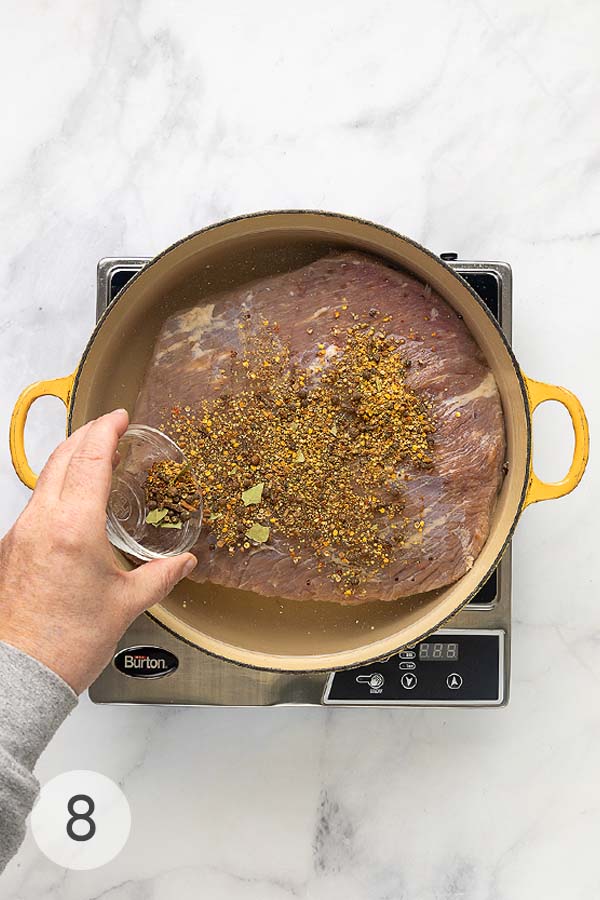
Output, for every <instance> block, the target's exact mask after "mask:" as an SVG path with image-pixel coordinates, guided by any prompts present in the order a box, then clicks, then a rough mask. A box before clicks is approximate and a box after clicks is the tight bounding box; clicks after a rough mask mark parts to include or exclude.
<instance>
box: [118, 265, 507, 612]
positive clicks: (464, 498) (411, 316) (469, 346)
mask: <svg viewBox="0 0 600 900" xmlns="http://www.w3.org/2000/svg"><path fill="white" fill-rule="evenodd" d="M342 299H343V303H344V305H345V306H347V308H348V311H349V314H352V313H353V314H354V315H355V316H357V319H358V320H365V319H367V318H368V316H369V310H371V309H372V308H373V307H376V309H377V311H378V314H379V315H380V316H381V317H386V316H391V320H390V321H389V322H388V323H387V325H386V331H387V332H388V333H390V334H393V335H396V336H398V337H401V338H403V339H404V340H405V344H404V345H403V348H402V349H403V352H404V356H405V357H406V359H407V360H408V361H409V362H410V364H411V367H410V370H409V373H408V377H407V384H408V386H410V387H411V388H412V389H414V390H415V391H417V392H422V393H423V394H424V395H426V396H427V397H428V398H429V400H430V401H431V403H432V408H433V414H434V417H435V424H436V433H435V450H434V467H433V468H432V469H428V470H426V471H425V470H422V469H416V468H414V469H413V470H411V471H409V472H408V480H406V481H405V482H404V485H405V494H406V507H405V515H406V516H407V517H409V518H410V519H413V520H419V519H422V520H423V521H424V523H425V524H424V527H423V529H422V531H419V530H417V529H413V533H411V534H410V536H409V540H408V542H407V543H406V544H405V545H404V546H403V547H401V548H399V549H397V550H396V551H395V552H394V556H393V559H392V561H391V563H390V564H389V565H388V566H387V568H386V569H385V570H384V571H382V572H381V573H379V574H377V576H375V577H373V578H372V579H371V580H370V581H369V582H368V583H367V584H365V585H361V588H360V591H357V593H356V595H355V596H353V597H351V598H344V597H341V596H340V592H339V589H338V588H337V587H336V586H335V585H334V584H333V583H332V582H331V580H330V579H329V578H328V577H327V574H326V573H325V572H323V573H319V572H318V571H317V569H316V565H315V560H314V559H311V558H308V559H303V560H302V561H301V562H300V564H294V563H293V561H292V560H291V559H290V556H289V554H288V549H289V547H288V544H287V543H286V540H285V538H284V537H283V536H282V535H277V534H273V535H272V536H271V540H270V542H269V549H261V551H260V552H256V553H246V554H240V553H236V554H235V555H234V556H233V557H232V556H231V555H229V554H228V553H227V552H226V550H214V549H212V550H211V549H209V548H210V546H213V547H214V544H211V538H210V534H209V528H208V527H206V528H205V529H203V534H202V537H201V539H200V540H199V542H198V543H197V545H196V547H195V549H194V553H195V554H196V555H197V557H198V560H199V565H198V567H197V569H196V570H195V572H194V573H193V575H192V578H194V579H196V580H197V581H211V582H213V583H215V584H220V585H225V586H229V587H235V588H241V589H244V590H250V591H254V592H256V593H259V594H263V595H270V596H279V597H285V598H290V599H297V600H305V599H310V600H334V601H338V602H339V601H343V602H364V601H366V600H394V599H397V598H400V597H407V596H410V595H415V594H418V593H422V592H425V591H430V590H433V589H436V588H441V587H443V586H445V585H448V584H450V583H452V582H454V581H456V580H457V579H459V578H460V577H461V576H462V575H464V574H465V572H467V571H468V570H469V569H470V568H471V566H472V565H473V562H474V560H475V558H476V557H477V555H478V554H479V552H480V551H481V548H482V547H483V545H484V543H485V541H486V538H487V536H488V532H489V528H490V518H491V515H492V512H493V509H494V505H495V502H496V498H497V494H498V491H499V488H500V486H501V482H502V477H503V476H502V467H503V462H504V453H505V436H504V420H503V414H502V406H501V402H500V397H499V394H498V390H497V387H496V383H495V379H494V376H493V374H492V372H491V370H490V368H489V366H488V364H487V363H486V361H485V359H484V358H483V355H482V354H481V352H480V350H479V348H478V347H477V345H476V344H475V342H474V340H473V338H472V337H471V335H470V334H469V332H468V330H467V328H466V327H465V325H464V323H463V321H462V320H461V318H460V317H459V316H457V314H456V313H455V312H454V311H453V310H452V308H451V307H450V306H449V305H448V304H447V303H446V302H445V301H444V300H442V298H441V297H440V296H438V295H437V294H436V293H435V291H433V290H432V289H431V288H430V287H429V286H427V285H424V284H422V283H421V282H420V281H418V280H416V279H415V278H413V277H411V276H410V275H408V274H407V273H405V272H403V271H401V270H398V269H394V268H391V267H390V266H388V265H386V264H385V263H384V262H383V261H381V260H378V259H376V258H374V257H371V256H367V255H365V254H362V253H358V252H343V253H337V254H331V255H328V256H325V257H323V258H321V259H318V260H317V261H316V262H313V263H311V264H309V265H306V266H304V267H303V268H301V269H297V270H295V271H291V272H288V273H285V274H279V275H274V276H271V277H268V278H263V279H261V280H259V281H255V282H253V283H249V284H246V285H244V286H243V287H240V288H237V289H235V290H231V291H229V292H226V293H222V294H220V295H216V296H214V297H213V298H211V299H210V301H208V300H206V301H204V302H202V304H201V305H198V306H195V307H193V308H191V309H189V310H187V311H184V312H181V313H180V314H178V315H174V316H171V317H170V318H169V319H168V320H166V321H165V323H164V326H163V328H162V330H161V332H160V335H159V337H158V339H157V342H156V345H155V348H154V353H153V357H152V361H151V364H150V365H149V367H148V370H147V373H146V377H145V380H144V384H143V387H142V390H141V392H140V395H139V398H138V402H137V404H136V408H135V415H134V420H135V421H137V422H143V423H146V424H149V425H154V426H156V427H157V426H159V425H160V424H161V423H162V422H164V416H165V409H166V408H168V407H169V406H170V405H172V404H173V403H177V404H179V405H181V406H184V405H189V406H190V407H192V408H193V407H194V406H195V405H197V404H198V402H199V401H200V400H201V399H203V398H211V397H215V396H217V395H218V394H219V393H221V392H223V391H224V390H228V391H232V390H233V391H235V390H236V387H238V388H239V385H237V386H236V384H235V383H232V381H231V378H229V377H224V376H223V375H222V374H221V372H222V368H223V366H224V365H225V363H226V361H227V359H228V358H230V355H231V351H232V349H233V350H235V349H236V348H238V349H239V341H240V339H239V334H240V332H239V329H238V325H239V323H240V320H241V318H242V317H245V318H247V314H248V312H249V313H250V314H251V316H258V317H271V318H274V317H276V319H277V322H278V323H279V328H280V337H281V340H282V341H284V342H287V343H288V344H289V346H290V350H291V358H292V360H294V359H295V360H300V359H303V360H305V359H306V357H307V354H308V355H310V353H313V352H314V351H315V350H316V347H317V345H318V344H319V343H321V344H326V345H329V344H330V343H331V341H332V338H331V334H330V332H331V315H332V312H331V311H332V308H340V304H341V303H342ZM307 330H311V332H312V333H311V334H310V335H309V334H308V333H307Z"/></svg>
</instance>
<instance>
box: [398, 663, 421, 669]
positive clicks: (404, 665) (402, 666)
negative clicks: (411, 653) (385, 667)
mask: <svg viewBox="0 0 600 900" xmlns="http://www.w3.org/2000/svg"><path fill="white" fill-rule="evenodd" d="M399 668H400V669H416V668H417V664H416V663H414V662H401V663H400V666H399Z"/></svg>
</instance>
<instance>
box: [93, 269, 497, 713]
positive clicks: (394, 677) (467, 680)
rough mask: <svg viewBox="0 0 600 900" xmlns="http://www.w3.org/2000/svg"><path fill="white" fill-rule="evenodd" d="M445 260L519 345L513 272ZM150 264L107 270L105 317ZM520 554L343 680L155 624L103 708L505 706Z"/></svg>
mask: <svg viewBox="0 0 600 900" xmlns="http://www.w3.org/2000/svg"><path fill="white" fill-rule="evenodd" d="M441 258H442V259H444V260H445V261H446V262H447V263H448V265H450V266H451V267H452V268H453V269H455V270H456V271H457V272H458V273H459V274H460V275H461V276H462V277H463V278H464V279H465V280H466V281H467V282H468V283H469V284H470V285H471V287H472V288H473V289H474V290H475V291H476V292H477V294H478V295H479V296H480V297H481V299H482V300H483V302H484V303H485V304H486V305H487V307H488V308H489V310H490V311H491V313H492V314H493V315H494V316H495V317H496V318H497V319H498V321H499V323H500V326H501V327H502V329H503V331H504V332H505V334H506V336H507V338H508V339H509V340H510V338H511V312H512V273H511V269H510V266H509V265H507V264H506V263H501V262H473V261H466V260H461V259H459V258H458V255H457V254H456V253H442V254H441ZM148 262H149V259H148V258H145V257H139V258H130V257H108V258H105V259H102V260H100V262H99V263H98V281H97V285H98V290H97V305H96V316H97V317H98V318H99V317H100V316H101V315H102V313H103V312H104V310H105V309H106V308H107V306H108V305H109V304H110V303H111V302H112V301H113V300H114V298H115V297H116V295H117V294H118V293H119V291H121V290H122V289H123V288H124V287H125V285H126V284H127V282H128V281H129V280H130V279H131V278H132V277H133V276H134V275H135V274H136V273H137V272H139V270H140V269H142V268H143V267H144V266H145V265H146V264H147V263H148ZM510 623H511V549H510V546H509V547H508V549H507V551H506V553H505V554H504V556H503V558H502V560H501V562H500V564H499V566H498V568H497V569H496V571H495V572H494V573H493V574H492V576H491V577H490V578H489V580H488V581H487V582H486V584H485V585H484V586H483V587H482V588H481V590H480V591H479V593H478V594H477V595H476V596H475V597H474V598H473V600H472V601H471V602H470V603H469V604H468V605H467V606H466V607H464V608H463V609H462V610H461V611H460V612H459V613H458V614H457V615H456V616H454V618H453V619H452V620H451V621H450V622H449V623H447V627H444V628H442V629H440V630H439V631H438V632H437V633H435V634H433V635H430V636H429V637H428V638H427V639H426V640H424V641H422V642H420V643H419V644H416V645H415V646H414V647H411V648H407V649H405V650H403V651H402V652H401V653H398V654H394V655H393V656H391V657H389V658H387V659H384V660H380V661H379V662H375V663H369V664H368V665H366V666H362V667H359V668H356V669H350V670H346V671H343V672H335V673H308V674H304V673H277V672H263V671H260V670H256V669H249V668H245V667H243V666H238V665H235V664H233V663H229V662H225V661H224V660H221V659H217V658H215V657H212V656H209V655H207V654H206V653H203V652H202V651H201V650H198V649H197V648H195V647H192V646H191V645H189V644H187V643H185V642H184V641H182V640H180V639H179V638H177V637H176V636H174V635H173V634H171V633H170V632H168V631H166V630H165V629H164V628H163V627H162V626H161V625H160V624H158V623H157V622H155V621H154V620H153V619H150V618H149V617H148V616H146V615H142V616H140V617H139V618H138V619H136V621H135V622H134V623H133V624H132V625H131V626H130V628H129V629H128V630H127V632H126V633H125V634H124V635H123V637H122V639H121V641H120V642H119V645H118V647H117V649H116V651H115V655H114V657H113V660H112V662H111V663H110V664H109V665H108V666H107V667H106V669H105V670H104V671H103V672H102V674H101V675H100V676H99V678H98V679H97V680H96V681H95V682H94V684H93V685H92V686H91V687H90V691H89V693H90V697H91V699H92V700H93V701H94V702H95V703H151V704H162V705H181V706H320V705H326V706H437V707H450V706H459V707H460V706H465V707H469V706H470V707H481V706H505V705H506V703H507V702H508V698H509V686H510Z"/></svg>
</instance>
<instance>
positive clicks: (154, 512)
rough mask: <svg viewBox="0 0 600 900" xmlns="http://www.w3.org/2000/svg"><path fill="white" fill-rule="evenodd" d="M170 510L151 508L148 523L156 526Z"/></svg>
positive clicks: (147, 517) (147, 518)
mask: <svg viewBox="0 0 600 900" xmlns="http://www.w3.org/2000/svg"><path fill="white" fill-rule="evenodd" d="M168 512H169V510H168V509H151V510H150V512H149V513H148V515H147V516H146V524H148V525H154V527H155V528H156V527H157V525H158V524H159V523H160V522H161V521H162V520H163V519H164V517H165V516H166V515H167V513H168Z"/></svg>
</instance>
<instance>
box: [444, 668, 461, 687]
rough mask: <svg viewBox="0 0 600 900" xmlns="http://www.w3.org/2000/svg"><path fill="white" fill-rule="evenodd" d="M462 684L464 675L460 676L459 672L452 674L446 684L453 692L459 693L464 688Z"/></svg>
mask: <svg viewBox="0 0 600 900" xmlns="http://www.w3.org/2000/svg"><path fill="white" fill-rule="evenodd" d="M462 683H463V680H462V675H459V674H458V672H451V673H450V674H449V675H448V677H447V678H446V684H447V685H448V687H449V688H450V690H451V691H457V690H458V689H459V688H461V687H462Z"/></svg>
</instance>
